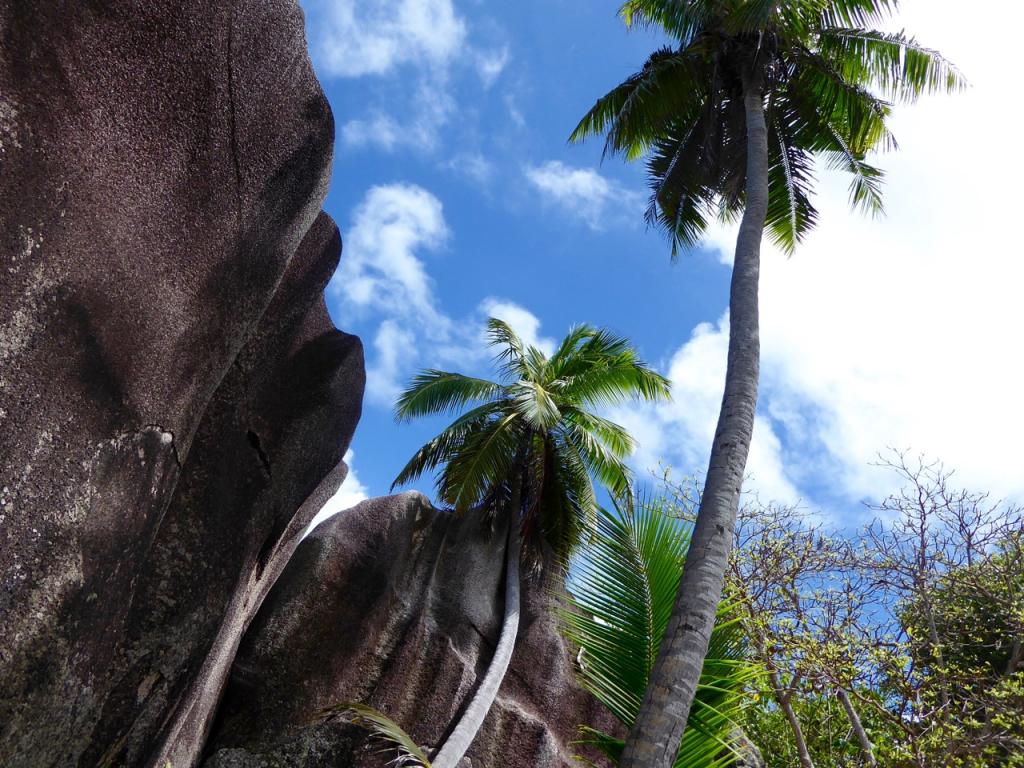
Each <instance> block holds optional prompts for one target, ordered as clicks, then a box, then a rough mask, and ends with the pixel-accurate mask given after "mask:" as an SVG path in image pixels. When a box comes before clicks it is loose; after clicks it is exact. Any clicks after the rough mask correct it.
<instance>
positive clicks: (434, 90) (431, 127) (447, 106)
mask: <svg viewBox="0 0 1024 768" xmlns="http://www.w3.org/2000/svg"><path fill="white" fill-rule="evenodd" d="M445 82H446V78H445V77H444V76H443V75H441V74H437V75H435V76H433V77H432V78H430V79H423V80H421V81H420V83H419V85H418V86H417V88H416V92H415V94H414V95H413V97H412V101H411V105H410V109H409V113H408V114H407V115H405V116H404V117H403V118H402V119H401V120H399V119H397V118H395V117H393V116H392V115H388V114H385V113H382V112H373V113H371V115H370V117H368V118H356V119H353V120H349V121H348V122H346V123H345V124H344V125H342V126H341V130H340V137H341V143H342V144H344V145H345V146H346V147H351V148H362V147H376V148H377V149H381V150H383V151H385V152H393V151H394V150H396V149H399V148H413V149H420V150H425V151H432V150H434V149H436V148H437V146H438V143H439V141H440V132H441V129H442V128H443V127H444V126H445V124H446V123H447V122H448V120H449V118H450V117H451V114H452V112H453V111H454V109H455V100H454V99H453V98H452V97H451V95H450V94H449V93H448V91H447V86H446V84H445Z"/></svg>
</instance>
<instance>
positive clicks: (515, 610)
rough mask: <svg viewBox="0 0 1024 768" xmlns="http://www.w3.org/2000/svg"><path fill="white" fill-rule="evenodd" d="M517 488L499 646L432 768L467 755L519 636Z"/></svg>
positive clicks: (451, 765)
mask: <svg viewBox="0 0 1024 768" xmlns="http://www.w3.org/2000/svg"><path fill="white" fill-rule="evenodd" d="M519 496H520V491H519V488H518V487H517V488H516V490H515V491H514V492H513V495H512V505H511V508H512V514H511V516H510V517H511V519H510V520H509V529H508V546H507V547H506V556H505V618H504V620H503V622H502V627H501V636H500V637H499V638H498V645H497V647H496V648H495V649H494V656H493V657H492V658H491V664H490V666H489V667H488V668H487V674H485V675H484V679H483V680H482V681H481V682H480V685H479V686H478V687H477V689H476V692H475V693H474V694H473V698H472V699H471V700H470V702H469V705H468V706H467V707H466V711H465V712H463V714H462V718H461V719H460V720H459V723H458V725H456V726H455V729H454V730H453V731H452V732H451V735H450V736H449V737H448V738H447V740H446V741H445V742H444V744H443V745H442V746H441V749H440V751H439V752H438V753H437V756H436V757H435V758H434V759H433V760H432V761H431V762H432V764H433V768H456V766H457V765H458V764H459V761H460V760H462V756H463V755H465V754H466V750H468V749H469V745H470V744H472V743H473V739H474V738H476V734H477V732H478V731H479V730H480V726H482V725H483V722H484V718H486V717H487V713H488V712H490V710H491V705H492V704H493V703H494V699H495V697H496V696H497V695H498V689H499V688H501V683H502V680H504V679H505V672H506V670H507V669H508V664H509V661H511V659H512V650H513V648H514V647H515V644H516V635H517V634H518V632H519V549H520V540H519V519H518V515H517V514H516V513H515V510H516V509H518V506H519V504H518V498H519Z"/></svg>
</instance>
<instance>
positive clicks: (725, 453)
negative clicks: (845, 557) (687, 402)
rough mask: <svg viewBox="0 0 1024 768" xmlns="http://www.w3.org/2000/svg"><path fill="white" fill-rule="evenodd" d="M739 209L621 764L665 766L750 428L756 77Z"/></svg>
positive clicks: (713, 595)
mask: <svg viewBox="0 0 1024 768" xmlns="http://www.w3.org/2000/svg"><path fill="white" fill-rule="evenodd" d="M744 106H745V109H746V121H747V182H746V183H747V190H746V191H747V195H746V209H745V210H744V212H743V221H742V223H741V224H740V232H739V237H738V238H737V241H736V258H735V262H734V264H733V271H732V287H731V290H730V294H729V311H730V330H729V359H728V367H727V369H726V374H725V395H724V397H723V399H722V409H721V411H720V413H719V416H718V428H717V430H716V432H715V440H714V443H713V444H712V446H711V460H710V462H709V464H708V473H707V480H706V482H705V485H704V494H703V496H702V498H701V502H700V509H699V510H698V513H697V521H696V525H695V527H694V531H693V538H692V540H691V542H690V550H689V553H688V554H687V556H686V568H685V569H684V571H683V578H682V579H681V580H680V584H679V592H678V594H677V597H676V604H675V608H674V609H673V612H672V617H671V619H670V620H669V624H668V628H667V629H666V631H665V639H664V640H663V641H662V644H661V650H660V652H659V654H658V660H657V662H656V663H655V665H654V669H653V670H652V672H651V679H650V682H649V684H648V686H647V693H646V694H645V696H644V702H643V705H642V706H641V708H640V714H639V716H638V717H637V720H636V723H635V724H634V725H633V729H632V730H631V731H630V733H629V737H628V739H627V740H626V747H625V751H624V752H623V755H622V759H621V760H620V762H619V766H620V768H671V766H672V764H673V763H674V762H675V758H676V753H677V752H678V749H679V744H680V742H681V740H682V737H683V731H684V729H685V728H686V721H687V719H688V718H689V715H690V707H691V706H692V704H693V697H694V694H695V692H696V689H697V683H698V681H699V680H700V674H701V669H702V668H703V665H704V657H705V656H706V655H707V650H708V644H709V642H710V640H711V630H712V628H713V627H714V623H715V613H716V611H717V609H718V603H719V601H720V600H721V597H722V585H723V583H724V581H725V571H726V568H727V567H728V561H729V552H730V550H731V549H732V544H733V536H734V529H735V526H736V514H737V511H738V508H739V498H740V487H741V485H742V483H743V473H744V470H745V468H746V464H747V453H748V452H749V450H750V438H751V436H752V434H753V431H754V410H755V408H756V406H757V382H758V373H759V366H760V342H759V338H758V304H757V289H758V276H759V271H760V257H761V237H762V235H763V233H764V224H765V219H766V218H767V215H768V129H767V127H766V125H765V117H764V97H763V93H762V87H761V85H760V82H752V81H751V82H746V83H745V87H744Z"/></svg>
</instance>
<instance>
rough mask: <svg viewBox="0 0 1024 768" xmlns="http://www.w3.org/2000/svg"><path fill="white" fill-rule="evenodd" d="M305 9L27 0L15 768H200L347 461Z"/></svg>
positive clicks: (12, 368)
mask: <svg viewBox="0 0 1024 768" xmlns="http://www.w3.org/2000/svg"><path fill="white" fill-rule="evenodd" d="M332 136H333V121H332V118H331V114H330V110H329V108H328V105H327V103H326V100H325V99H324V97H323V94H322V92H321V90H320V88H319V86H318V84H317V82H316V80H315V78H314V76H313V74H312V71H311V68H310V66H309V62H308V60H307V58H306V55H305V41H304V38H303V21H302V17H301V14H300V12H299V10H298V8H297V6H296V4H295V2H294V1H293V0H233V1H231V2H229V1H228V0H223V1H221V2H197V1H196V0H147V2H144V3H139V2H129V1H128V0H88V1H87V2H76V3H67V2H63V1H62V0H0V627H2V637H0V765H3V766H10V767H11V768H18V767H19V766H31V767H32V768H37V767H39V766H62V767H63V766H75V765H79V766H94V765H111V766H114V765H116V766H137V765H138V766H142V765H150V766H157V765H158V766H160V768H164V766H165V765H166V764H167V763H168V762H170V763H171V764H172V765H173V766H174V768H184V767H185V766H188V765H191V764H194V762H195V760H196V759H197V756H198V753H199V750H200V749H201V746H202V744H203V741H204V738H205V734H206V732H207V731H208V729H209V726H210V721H211V717H212V712H213V707H214V704H215V702H216V701H217V699H218V697H219V695H220V692H221V689H222V686H223V683H224V680H225V678H226V673H227V670H228V668H229V666H230V663H231V659H232V657H233V655H234V650H235V647H236V645H237V643H238V640H239V638H240V636H241V634H242V632H243V630H244V628H245V627H246V625H247V624H248V622H249V621H250V620H251V618H252V616H253V614H254V612H255V610H256V608H257V607H258V606H259V603H260V602H261V600H262V597H263V595H264V594H265V593H266V591H267V589H268V588H269V586H270V584H271V583H272V581H273V579H274V578H275V576H276V574H277V573H278V572H279V571H280V570H281V568H282V566H283V564H284V561H285V560H287V558H288V556H289V554H290V552H291V551H292V550H293V549H294V547H295V545H296V543H297V541H298V537H299V536H300V535H301V531H302V529H303V528H304V526H305V524H306V523H307V522H308V520H309V519H310V518H311V517H312V515H313V514H314V513H315V511H316V509H317V508H318V507H319V505H320V503H322V501H323V500H324V499H326V498H327V497H328V496H329V495H330V494H331V493H332V492H333V491H334V489H335V488H336V487H337V484H338V483H339V482H340V481H341V479H342V478H343V476H344V466H343V465H341V464H340V459H341V456H342V455H343V453H344V451H345V448H346V446H347V444H348V441H349V440H350V438H351V435H352V432H353V430H354V428H355V424H356V421H357V420H358V416H359V410H360V402H361V396H362V388H363V371H362V353H361V347H360V345H359V342H358V340H357V339H355V338H354V337H351V336H347V335H345V334H343V333H341V332H339V331H337V330H335V329H334V328H333V326H332V325H331V323H330V321H329V319H328V317H327V313H326V310H325V307H324V304H323V298H322V290H323V286H324V284H325V283H326V281H327V280H328V278H329V276H330V274H331V272H332V270H333V268H334V265H335V263H336V261H337V258H338V253H339V248H340V241H339V238H338V234H337V230H336V228H335V227H334V225H333V223H332V222H331V221H330V220H329V219H328V218H327V217H325V216H323V215H320V218H317V216H318V212H319V210H320V205H321V202H322V198H323V194H324V191H325V189H326V184H327V178H328V174H329V168H330V160H331V141H332Z"/></svg>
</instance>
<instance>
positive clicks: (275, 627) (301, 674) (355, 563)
mask: <svg viewBox="0 0 1024 768" xmlns="http://www.w3.org/2000/svg"><path fill="white" fill-rule="evenodd" d="M504 544H505V534H504V533H503V532H501V531H492V530H491V524H490V523H489V522H487V521H485V520H482V519H481V518H479V517H474V516H466V517H464V518H461V519H460V518H456V517H454V516H452V515H450V514H448V513H445V512H442V511H438V510H436V509H434V508H433V507H432V506H431V505H430V503H429V502H428V501H427V499H426V498H424V497H423V496H422V495H420V494H417V493H405V494H400V495H398V496H389V497H386V498H380V499H371V500H369V501H366V502H363V503H362V504H360V505H359V506H357V507H355V508H354V509H353V510H350V511H349V512H346V513H343V514H340V515H338V516H336V517H334V518H331V519H329V520H327V521H325V522H324V523H322V524H321V525H320V526H318V527H317V529H316V530H315V531H314V532H313V533H312V534H311V535H310V536H309V537H308V538H307V539H306V540H305V541H303V543H302V544H301V545H300V546H299V548H298V549H297V550H296V552H295V555H294V556H293V558H292V560H291V562H290V563H289V565H288V567H287V568H286V569H285V571H284V572H283V574H282V575H281V578H280V579H279V580H278V582H277V584H276V585H275V586H274V588H273V589H272V591H271V593H270V595H269V596H268V597H267V600H266V601H265V603H264V605H263V608H262V609H261V610H260V612H259V614H258V615H257V618H256V619H255V621H254V622H253V624H252V626H251V627H250V629H249V631H248V633H247V634H246V636H245V638H244V640H243V642H242V645H241V648H240V650H239V654H238V657H237V658H236V661H235V665H234V668H233V670H232V672H231V682H230V683H229V686H228V690H227V693H226V695H225V700H224V704H223V707H222V711H221V715H220V718H219V720H218V726H217V728H216V730H215V731H214V733H213V734H212V736H211V742H210V746H209V747H208V754H209V755H210V759H209V760H208V761H207V763H206V764H205V766H206V768H227V767H228V766H232V768H235V767H236V766H237V767H238V768H242V767H244V768H256V767H257V766H264V765H266V766H278V765H281V766H298V765H302V766H308V767H309V768H314V767H315V766H336V767H338V768H347V767H348V766H353V767H354V766H360V767H362V766H380V765H383V764H384V763H385V762H386V760H387V759H388V756H386V755H385V756H381V755H375V754H373V753H372V751H371V749H370V748H369V747H368V745H367V744H366V743H365V742H366V739H365V737H364V733H363V732H362V731H359V730H357V729H352V728H349V727H347V726H342V725H339V724H337V723H333V722H330V721H327V722H324V721H323V720H322V718H321V717H320V716H319V713H320V711H321V710H322V709H323V708H324V707H328V706H331V705H334V704H338V703H341V702H345V701H358V702H366V703H369V704H370V705H371V706H374V707H377V708H378V709H380V710H382V711H383V712H385V713H386V714H388V715H389V716H390V717H392V718H393V719H395V720H396V721H397V722H398V723H399V724H400V725H402V726H403V727H404V728H405V729H406V730H407V731H408V732H409V733H410V734H411V735H412V736H413V738H414V739H416V741H417V743H418V744H420V745H423V746H426V747H428V748H435V747H437V746H438V744H439V742H440V741H441V739H442V738H443V737H444V735H445V733H446V730H447V729H448V727H449V725H450V724H451V723H452V721H453V719H454V718H455V717H456V716H457V715H458V714H459V712H460V710H461V708H462V706H463V705H464V704H465V703H466V702H467V697H468V695H469V694H470V693H471V691H472V689H473V686H474V683H475V681H476V680H477V678H478V677H479V676H481V675H482V673H483V672H484V670H485V669H486V666H487V664H488V663H489V662H490V659H491V654H492V653H493V649H494V644H495V642H496V641H497V637H498V634H499V631H500V622H501V619H502V605H503V596H502V570H503V560H504ZM552 590H554V592H553V591H552ZM553 594H557V588H556V586H555V584H554V582H552V581H551V580H548V581H545V582H542V581H541V580H539V579H537V578H536V577H535V578H533V579H532V580H529V581H528V582H527V583H526V585H525V589H524V595H523V606H522V622H521V626H520V630H519V637H518V640H517V643H516V650H515V653H514V655H513V657H512V662H511V666H510V667H509V672H508V675H507V676H506V678H505V682H504V684H503V686H502V689H501V691H500V693H499V696H498V699H497V701H496V703H495V706H494V708H493V709H492V710H491V713H490V715H489V716H488V718H487V720H486V721H485V723H484V726H483V729H482V731H481V733H480V734H479V735H478V737H477V739H476V741H474V743H473V745H472V747H471V748H470V751H469V754H468V759H469V761H470V762H469V763H467V764H468V765H474V766H499V765H500V766H504V768H527V766H529V767H530V768H535V767H536V766H570V765H575V764H574V763H573V760H572V756H573V754H574V752H575V751H576V748H575V747H574V746H573V744H572V742H573V741H575V740H576V739H577V738H578V733H577V728H578V726H579V725H580V724H582V723H590V724H594V725H598V726H601V727H605V728H607V729H610V730H614V726H612V725H611V724H610V723H609V722H608V720H609V718H608V716H607V715H606V714H605V713H603V712H602V711H601V710H600V708H599V705H598V704H597V702H596V701H595V700H593V699H592V698H591V697H590V696H589V695H588V694H586V693H584V692H583V691H582V690H581V689H580V688H578V687H577V685H576V683H575V678H574V671H573V663H572V654H571V653H570V652H569V649H568V648H567V647H566V645H565V643H564V641H563V639H562V638H561V637H560V636H559V634H558V633H557V629H556V620H555V618H554V616H553V614H552V612H551V610H550V609H551V603H552V600H554V599H555V598H554V597H553ZM231 761H234V762H231Z"/></svg>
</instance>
